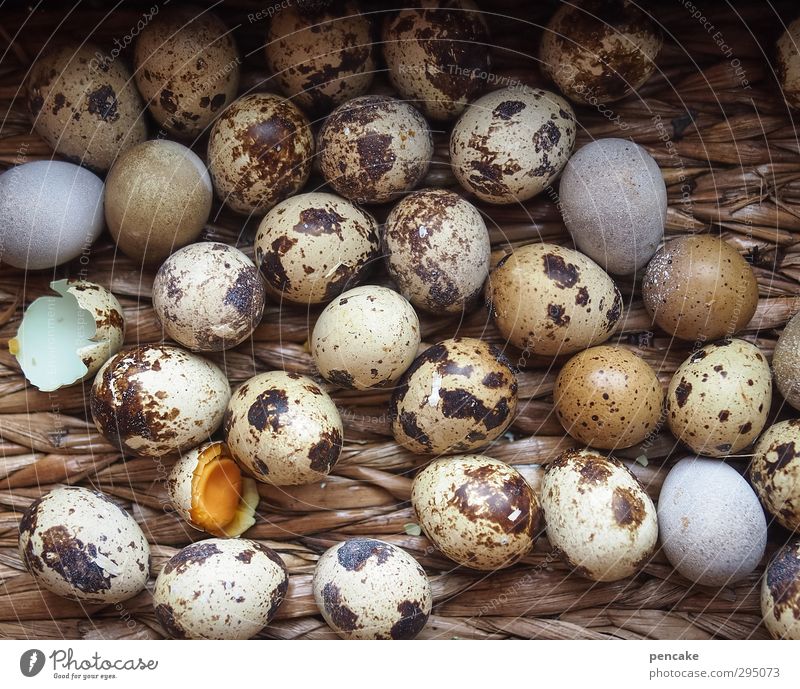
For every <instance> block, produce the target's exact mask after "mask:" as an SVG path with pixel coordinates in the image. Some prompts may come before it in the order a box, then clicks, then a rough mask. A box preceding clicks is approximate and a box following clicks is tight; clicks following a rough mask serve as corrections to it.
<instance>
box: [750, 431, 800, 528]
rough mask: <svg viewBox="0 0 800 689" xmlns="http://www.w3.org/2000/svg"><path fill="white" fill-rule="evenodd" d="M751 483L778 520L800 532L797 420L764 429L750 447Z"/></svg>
mask: <svg viewBox="0 0 800 689" xmlns="http://www.w3.org/2000/svg"><path fill="white" fill-rule="evenodd" d="M750 482H751V483H752V484H753V488H754V489H755V491H756V493H757V494H758V497H759V498H761V502H762V503H764V507H766V508H767V510H768V511H769V513H770V514H771V515H772V516H773V517H775V519H777V520H778V523H780V524H781V525H783V526H785V527H786V528H787V529H789V531H800V419H791V420H790V421H779V422H778V423H776V424H774V425H772V426H770V427H769V428H768V429H767V430H766V431H764V433H763V435H762V436H761V437H760V438H759V439H758V442H757V443H756V446H755V449H754V450H753V461H752V462H751V464H750Z"/></svg>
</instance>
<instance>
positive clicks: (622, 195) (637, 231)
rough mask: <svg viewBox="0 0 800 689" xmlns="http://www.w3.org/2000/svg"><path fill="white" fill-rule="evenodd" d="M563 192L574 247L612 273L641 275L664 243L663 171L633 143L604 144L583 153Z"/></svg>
mask: <svg viewBox="0 0 800 689" xmlns="http://www.w3.org/2000/svg"><path fill="white" fill-rule="evenodd" d="M558 191H559V201H560V208H561V214H562V215H563V217H564V223H565V224H566V226H567V229H568V230H569V233H570V235H572V239H573V241H574V242H575V246H577V247H578V249H579V250H580V251H582V252H583V253H584V254H586V255H587V256H589V257H590V258H591V259H593V260H595V261H597V263H598V264H600V266H602V267H603V268H604V269H605V270H607V271H609V272H611V273H615V274H617V275H630V274H631V273H636V272H637V271H638V270H639V269H641V268H643V267H644V266H645V265H646V264H647V262H648V261H649V260H650V259H651V258H652V256H653V254H654V253H655V252H656V249H658V245H659V244H660V243H661V240H662V239H663V238H664V223H666V220H667V187H666V185H665V184H664V179H663V177H662V176H661V170H660V169H659V167H658V163H656V161H655V160H653V158H652V157H651V156H650V154H649V153H648V152H647V151H646V150H645V149H644V148H643V147H642V146H638V145H637V144H635V143H633V142H632V141H629V140H628V139H600V140H598V141H592V142H591V143H589V144H587V145H586V146H584V147H583V148H581V149H580V150H578V152H577V153H575V155H573V156H572V157H571V158H570V159H569V161H568V162H567V165H566V167H565V168H564V173H563V174H562V175H561V183H560V184H559V188H558Z"/></svg>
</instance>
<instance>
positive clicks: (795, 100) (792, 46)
mask: <svg viewBox="0 0 800 689" xmlns="http://www.w3.org/2000/svg"><path fill="white" fill-rule="evenodd" d="M798 45H800V18H798V19H795V20H794V21H793V22H792V23H791V24H789V26H788V27H787V28H786V31H784V32H783V35H782V36H781V37H780V38H779V39H778V44H777V50H776V54H777V59H776V61H775V73H776V75H777V77H778V83H779V84H780V87H781V92H782V93H783V97H784V99H785V100H786V102H787V103H788V104H789V105H790V106H791V107H793V108H800V51H799V50H798V49H797V46H798Z"/></svg>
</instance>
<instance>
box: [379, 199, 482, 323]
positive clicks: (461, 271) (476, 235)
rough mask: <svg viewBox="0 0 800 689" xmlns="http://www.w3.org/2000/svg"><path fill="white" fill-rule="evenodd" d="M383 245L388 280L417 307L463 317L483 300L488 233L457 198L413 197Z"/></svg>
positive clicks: (386, 231) (396, 213) (397, 213)
mask: <svg viewBox="0 0 800 689" xmlns="http://www.w3.org/2000/svg"><path fill="white" fill-rule="evenodd" d="M382 242H383V247H384V254H385V256H386V267H387V269H388V271H389V275H390V276H391V277H392V280H394V281H395V283H396V284H397V286H398V287H399V288H400V292H401V293H402V294H403V296H404V297H406V298H407V299H408V300H409V301H410V302H411V303H412V304H414V306H416V307H418V308H421V309H424V310H425V311H428V312H430V313H435V314H447V313H459V312H461V311H463V310H464V309H466V308H469V307H470V306H472V305H474V304H475V303H476V302H477V300H478V298H479V297H480V294H481V292H482V290H483V283H484V282H485V281H486V278H487V277H488V275H489V258H490V254H491V243H490V241H489V232H488V231H487V230H486V224H485V223H484V222H483V218H482V217H481V214H480V213H479V212H478V209H477V208H475V206H473V205H472V204H471V203H470V202H469V201H466V200H465V199H462V198H461V197H460V196H459V195H458V194H454V193H453V192H451V191H447V190H444V189H425V190H422V191H415V192H413V193H411V194H409V195H408V196H406V197H405V198H404V199H403V200H402V201H400V202H399V203H398V204H397V205H396V206H395V207H394V208H393V209H392V211H391V213H390V214H389V217H388V218H387V220H386V224H385V225H384V227H383V234H382Z"/></svg>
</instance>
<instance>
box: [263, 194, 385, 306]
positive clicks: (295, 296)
mask: <svg viewBox="0 0 800 689" xmlns="http://www.w3.org/2000/svg"><path fill="white" fill-rule="evenodd" d="M379 255H380V240H379V239H378V223H377V222H376V221H375V218H373V217H372V216H371V215H370V214H369V213H367V212H366V211H364V210H362V209H361V208H359V207H358V206H356V205H354V204H352V203H350V202H349V201H347V200H345V199H343V198H341V197H339V196H336V195H335V194H325V193H319V192H312V193H309V194H298V195H297V196H293V197H292V198H289V199H286V200H285V201H283V202H282V203H280V204H278V205H277V206H275V208H273V209H272V210H271V211H270V212H269V213H267V215H266V216H265V217H264V219H263V220H262V221H261V224H260V225H259V226H258V232H257V233H256V239H255V256H256V264H257V265H258V266H259V268H260V270H261V274H262V275H263V276H264V281H265V282H266V286H267V291H268V292H269V294H270V295H272V296H273V297H274V298H276V299H279V300H283V299H285V300H287V301H290V302H294V303H297V304H322V303H324V302H328V301H330V300H331V299H333V298H334V297H336V296H338V295H339V294H341V293H342V292H344V291H345V290H346V289H349V288H350V287H355V286H356V285H357V284H358V283H359V282H361V280H363V279H364V277H366V275H367V273H368V272H369V270H370V268H371V267H372V265H373V264H374V262H375V261H376V260H377V258H378V256H379Z"/></svg>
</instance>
